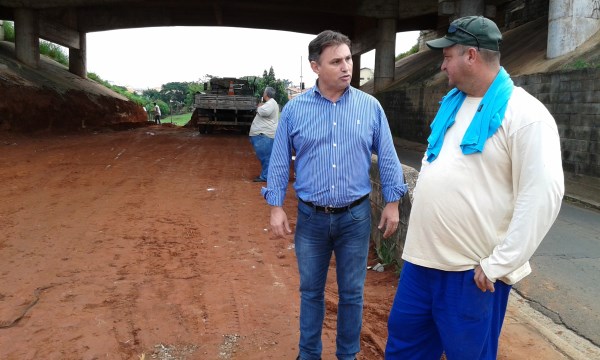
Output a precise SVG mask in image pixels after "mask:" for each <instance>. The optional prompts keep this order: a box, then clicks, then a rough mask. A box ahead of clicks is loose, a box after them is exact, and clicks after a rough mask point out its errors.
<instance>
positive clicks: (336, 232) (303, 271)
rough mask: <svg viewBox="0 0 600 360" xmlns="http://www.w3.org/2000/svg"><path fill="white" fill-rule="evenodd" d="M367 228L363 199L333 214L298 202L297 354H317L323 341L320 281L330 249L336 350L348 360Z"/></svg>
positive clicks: (355, 345)
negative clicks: (334, 280)
mask: <svg viewBox="0 0 600 360" xmlns="http://www.w3.org/2000/svg"><path fill="white" fill-rule="evenodd" d="M370 232H371V205H370V201H369V200H368V199H367V200H365V201H363V202H362V203H361V204H359V205H357V206H355V207H353V208H352V209H349V210H347V211H345V212H343V213H339V214H325V213H322V212H317V211H316V210H315V209H314V208H313V207H311V206H310V205H307V204H304V203H303V202H301V201H299V202H298V219H297V224H296V235H295V238H294V242H295V248H296V257H297V260H298V271H299V273H300V344H299V347H300V358H301V359H302V360H317V359H320V357H321V352H322V350H323V344H322V341H321V332H322V328H323V320H324V318H325V283H326V280H327V270H328V269H329V262H330V260H331V254H332V253H334V254H335V263H336V274H337V286H338V296H339V300H338V311H337V336H336V355H337V358H338V359H340V360H353V359H354V358H355V355H356V354H357V353H358V352H359V351H360V330H361V326H362V311H363V289H364V282H365V277H366V274H367V256H368V253H369V238H370Z"/></svg>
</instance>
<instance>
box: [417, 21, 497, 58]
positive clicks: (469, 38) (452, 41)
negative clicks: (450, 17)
mask: <svg viewBox="0 0 600 360" xmlns="http://www.w3.org/2000/svg"><path fill="white" fill-rule="evenodd" d="M426 43H427V46H429V48H430V49H433V50H440V49H443V48H447V47H450V46H452V45H456V44H461V45H467V46H475V47H477V48H478V49H488V50H494V51H500V43H502V33H501V32H500V29H498V26H497V25H496V23H494V22H493V21H492V20H490V19H488V18H485V17H483V16H465V17H462V18H459V19H456V20H454V21H453V22H452V23H450V26H448V31H447V32H446V35H444V37H442V38H439V39H435V40H430V41H427V42H426Z"/></svg>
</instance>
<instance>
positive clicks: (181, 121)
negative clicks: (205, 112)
mask: <svg viewBox="0 0 600 360" xmlns="http://www.w3.org/2000/svg"><path fill="white" fill-rule="evenodd" d="M191 118H192V113H186V114H179V115H173V116H171V115H167V116H165V117H164V118H162V119H161V120H160V121H161V122H162V123H163V124H170V123H171V122H172V123H173V125H177V126H183V125H185V124H187V122H188V121H190V119H191ZM171 120H172V121H171Z"/></svg>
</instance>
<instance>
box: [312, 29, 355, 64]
mask: <svg viewBox="0 0 600 360" xmlns="http://www.w3.org/2000/svg"><path fill="white" fill-rule="evenodd" d="M342 44H346V45H348V47H349V48H350V50H352V42H351V41H350V39H349V38H348V37H347V36H346V35H344V34H342V33H340V32H337V31H333V30H325V31H323V32H321V33H320V34H319V35H317V37H316V38H314V39H313V40H312V41H311V42H310V44H308V61H316V62H319V58H320V57H321V53H322V52H323V50H324V49H325V48H327V47H329V46H334V45H342Z"/></svg>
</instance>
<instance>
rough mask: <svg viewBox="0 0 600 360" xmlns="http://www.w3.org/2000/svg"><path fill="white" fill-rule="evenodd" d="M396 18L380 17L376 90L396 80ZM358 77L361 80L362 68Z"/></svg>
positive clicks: (376, 56) (376, 60)
mask: <svg viewBox="0 0 600 360" xmlns="http://www.w3.org/2000/svg"><path fill="white" fill-rule="evenodd" d="M395 52H396V19H380V20H379V21H378V24H377V46H376V47H375V75H374V77H375V79H374V80H375V83H374V85H375V92H378V91H380V90H382V89H384V88H386V87H387V86H388V85H389V84H391V83H392V82H393V81H394V71H395V69H396V61H395V58H396V55H395ZM358 70H359V76H358V79H359V80H360V69H358Z"/></svg>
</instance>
